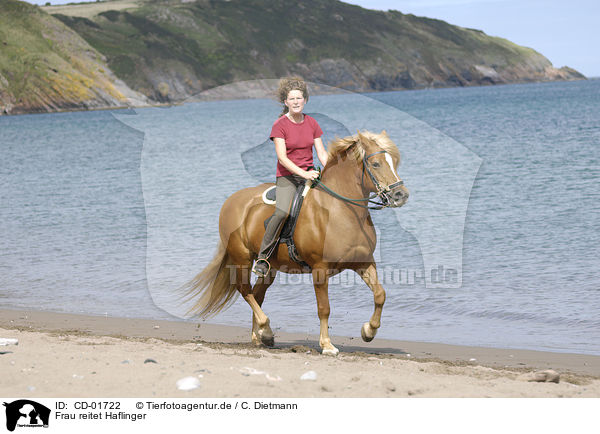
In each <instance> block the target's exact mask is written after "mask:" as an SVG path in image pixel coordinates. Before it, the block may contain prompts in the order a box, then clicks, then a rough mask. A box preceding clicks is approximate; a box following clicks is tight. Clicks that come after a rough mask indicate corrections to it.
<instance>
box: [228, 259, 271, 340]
mask: <svg viewBox="0 0 600 434" xmlns="http://www.w3.org/2000/svg"><path fill="white" fill-rule="evenodd" d="M236 275H237V282H236V284H237V288H238V291H240V293H241V294H242V297H244V300H246V303H248V304H249V305H250V307H251V308H252V313H253V317H254V321H256V334H257V337H258V339H260V341H261V342H262V343H263V344H265V345H267V346H269V347H272V346H273V344H274V343H275V338H274V337H273V331H272V330H271V326H270V325H269V318H268V317H267V315H265V313H264V312H263V310H262V309H261V307H260V305H259V303H258V302H257V301H256V298H255V297H254V294H253V293H252V285H250V265H240V266H237V267H236Z"/></svg>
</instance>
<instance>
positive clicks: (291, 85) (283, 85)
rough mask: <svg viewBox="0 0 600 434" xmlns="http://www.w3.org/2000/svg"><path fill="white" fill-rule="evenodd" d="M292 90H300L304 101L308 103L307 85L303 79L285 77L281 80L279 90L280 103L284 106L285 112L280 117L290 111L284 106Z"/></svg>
mask: <svg viewBox="0 0 600 434" xmlns="http://www.w3.org/2000/svg"><path fill="white" fill-rule="evenodd" d="M292 90H299V91H300V92H302V95H303V96H304V99H305V100H306V101H308V89H307V88H306V83H305V82H304V80H303V79H302V78H301V77H285V78H282V79H281V80H279V88H278V89H277V97H278V98H279V102H280V103H282V104H283V111H282V112H281V114H280V115H279V116H280V117H281V116H283V115H284V114H286V113H287V112H288V111H289V109H288V108H287V106H286V105H285V104H284V101H285V100H286V99H287V96H288V94H289V93H290V92H291V91H292Z"/></svg>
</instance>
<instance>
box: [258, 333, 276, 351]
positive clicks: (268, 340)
mask: <svg viewBox="0 0 600 434" xmlns="http://www.w3.org/2000/svg"><path fill="white" fill-rule="evenodd" d="M260 341H261V342H262V344H263V345H266V346H267V347H272V346H273V345H275V336H273V332H272V331H271V330H268V331H264V332H262V333H260Z"/></svg>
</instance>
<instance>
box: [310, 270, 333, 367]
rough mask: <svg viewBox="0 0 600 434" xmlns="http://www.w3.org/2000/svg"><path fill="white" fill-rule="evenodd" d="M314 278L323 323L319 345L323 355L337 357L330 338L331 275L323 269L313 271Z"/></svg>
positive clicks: (319, 312)
mask: <svg viewBox="0 0 600 434" xmlns="http://www.w3.org/2000/svg"><path fill="white" fill-rule="evenodd" d="M312 277H313V285H314V287H315V295H316V296H317V312H318V314H319V321H320V323H321V329H320V334H319V345H320V346H321V350H322V353H323V354H327V355H331V356H335V355H337V353H339V350H338V349H337V348H336V347H334V346H333V344H332V343H331V339H330V338H329V312H330V309H329V275H328V274H327V273H326V271H325V270H323V269H313V272H312Z"/></svg>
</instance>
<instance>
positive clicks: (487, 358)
mask: <svg viewBox="0 0 600 434" xmlns="http://www.w3.org/2000/svg"><path fill="white" fill-rule="evenodd" d="M0 328H4V329H8V330H10V329H14V330H20V331H36V332H42V333H67V334H73V335H83V336H85V335H89V336H109V337H116V338H125V339H129V338H133V339H160V340H164V341H167V342H174V343H182V342H198V343H207V344H215V345H226V346H231V347H239V348H249V349H253V348H255V347H254V345H253V344H252V343H251V341H250V328H249V327H248V328H245V327H236V326H231V325H220V324H206V323H202V322H184V321H170V320H151V319H139V318H121V317H108V316H93V315H82V314H71V313H56V312H45V311H34V310H12V309H0ZM318 342H319V336H318V335H307V334H305V333H290V332H283V331H277V332H275V346H274V347H273V348H272V350H273V351H280V350H283V351H290V349H292V348H294V347H297V346H302V347H306V348H307V350H310V351H311V352H312V353H320V347H319V344H318ZM332 342H333V344H334V345H335V346H336V347H337V348H338V349H339V350H340V352H341V353H346V354H359V355H364V356H372V355H376V356H383V357H400V358H403V359H406V360H416V361H425V362H429V361H435V362H443V363H449V364H453V365H479V366H485V367H490V368H493V369H510V370H516V371H523V370H527V369H537V370H544V369H553V370H556V371H559V372H563V373H570V374H574V375H584V376H590V377H596V378H598V379H600V356H595V355H589V354H577V353H559V352H550V351H538V350H524V349H506V348H491V347H472V346H463V345H451V344H444V343H430V342H416V341H403V340H394V339H379V338H377V337H376V338H375V339H374V340H373V341H372V342H369V343H366V342H363V341H362V339H361V338H360V337H346V336H332ZM262 349H263V350H267V351H269V350H270V349H268V348H262Z"/></svg>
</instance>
